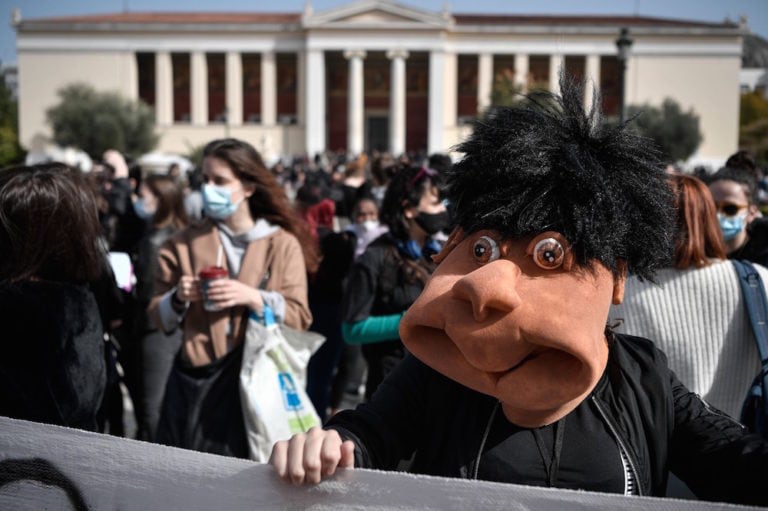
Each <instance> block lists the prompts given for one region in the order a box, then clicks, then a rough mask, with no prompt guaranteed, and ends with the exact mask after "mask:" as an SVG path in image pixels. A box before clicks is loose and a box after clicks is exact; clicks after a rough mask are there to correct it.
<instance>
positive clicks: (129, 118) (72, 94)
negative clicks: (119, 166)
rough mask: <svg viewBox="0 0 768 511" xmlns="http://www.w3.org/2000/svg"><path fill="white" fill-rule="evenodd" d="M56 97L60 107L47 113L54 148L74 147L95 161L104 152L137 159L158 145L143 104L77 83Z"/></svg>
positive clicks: (152, 115)
mask: <svg viewBox="0 0 768 511" xmlns="http://www.w3.org/2000/svg"><path fill="white" fill-rule="evenodd" d="M58 95H59V98H60V100H61V101H60V102H59V104H58V105H56V106H54V107H52V108H49V109H48V111H47V112H46V114H47V118H48V123H49V124H50V125H51V127H52V128H53V139H54V141H55V142H56V143H57V144H59V145H61V146H73V147H77V148H79V149H81V150H83V151H85V152H86V153H88V155H89V156H90V157H91V158H94V159H100V158H101V155H102V154H103V153H104V151H105V150H107V149H117V150H118V151H120V152H121V153H123V154H127V155H129V156H133V157H137V156H140V155H141V154H144V153H146V152H149V151H151V150H152V149H153V148H154V147H155V146H156V145H157V141H158V137H157V135H155V132H154V123H155V121H154V114H153V112H152V109H151V108H150V107H149V106H147V105H146V104H145V103H143V102H141V101H131V100H129V99H127V98H124V97H122V96H120V95H119V94H117V93H114V92H98V91H96V90H95V89H94V88H93V87H91V86H90V85H86V84H79V83H78V84H72V85H68V86H66V87H64V88H62V89H61V90H59V92H58Z"/></svg>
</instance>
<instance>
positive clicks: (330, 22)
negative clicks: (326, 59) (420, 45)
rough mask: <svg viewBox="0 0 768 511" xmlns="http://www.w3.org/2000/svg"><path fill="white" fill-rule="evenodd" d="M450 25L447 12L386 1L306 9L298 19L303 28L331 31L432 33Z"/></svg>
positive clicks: (452, 21) (363, 1) (366, 0)
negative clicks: (323, 8) (428, 30)
mask: <svg viewBox="0 0 768 511" xmlns="http://www.w3.org/2000/svg"><path fill="white" fill-rule="evenodd" d="M453 23H454V20H453V18H452V17H451V16H450V14H449V13H448V12H447V11H444V12H433V11H424V10H421V9H416V8H413V7H410V6H407V5H403V4H400V3H397V2H392V1H386V0H361V1H358V2H353V3H350V4H347V5H343V6H340V7H337V8H334V9H329V10H327V11H322V12H314V11H313V10H312V9H311V7H307V8H306V9H305V12H304V16H303V18H302V24H303V25H304V27H305V28H313V29H334V30H337V29H349V30H360V29H370V28H380V29H385V30H392V29H416V30H425V29H432V30H435V29H446V28H448V27H450V26H452V25H453Z"/></svg>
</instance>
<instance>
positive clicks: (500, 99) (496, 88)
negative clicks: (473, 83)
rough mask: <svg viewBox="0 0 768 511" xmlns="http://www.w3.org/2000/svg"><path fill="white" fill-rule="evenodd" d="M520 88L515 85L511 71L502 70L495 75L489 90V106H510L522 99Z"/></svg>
mask: <svg viewBox="0 0 768 511" xmlns="http://www.w3.org/2000/svg"><path fill="white" fill-rule="evenodd" d="M522 90H523V89H522V87H520V85H518V84H516V83H515V75H514V72H513V71H512V70H511V69H504V70H503V71H501V72H499V73H497V74H496V76H495V77H494V79H493V88H492V89H491V106H512V105H514V104H515V103H517V102H518V101H520V99H521V98H522V95H521V92H522Z"/></svg>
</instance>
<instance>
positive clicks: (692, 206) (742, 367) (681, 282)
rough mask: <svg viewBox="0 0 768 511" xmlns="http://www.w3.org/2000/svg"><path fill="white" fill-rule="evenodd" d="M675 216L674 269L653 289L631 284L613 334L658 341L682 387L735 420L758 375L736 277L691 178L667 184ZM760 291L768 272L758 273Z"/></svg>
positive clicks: (711, 210) (615, 314)
mask: <svg viewBox="0 0 768 511" xmlns="http://www.w3.org/2000/svg"><path fill="white" fill-rule="evenodd" d="M669 181H670V185H671V186H672V190H673V191H674V193H675V210H676V211H677V222H676V226H677V228H676V235H675V249H674V259H673V262H672V265H671V266H670V267H668V268H663V269H661V270H659V271H658V272H657V273H656V276H655V277H654V281H655V282H649V281H647V280H645V281H642V280H640V279H638V278H635V277H633V276H630V277H629V278H628V279H627V283H626V288H625V290H624V302H623V303H621V304H619V305H614V306H613V307H612V308H611V312H610V318H611V319H612V320H614V321H616V322H618V321H621V322H620V323H618V324H617V326H616V329H615V330H616V332H621V333H628V334H632V335H639V336H641V337H646V338H648V339H653V341H654V342H655V343H656V345H657V346H658V347H659V348H661V349H662V350H663V351H664V352H665V353H666V354H667V356H668V357H669V366H670V367H671V368H672V369H673V370H674V371H675V374H676V375H677V377H678V378H680V381H681V382H683V384H685V386H686V387H687V388H688V389H689V390H691V391H693V392H695V393H697V394H699V395H700V396H702V397H703V398H704V399H705V400H706V401H707V402H708V403H710V404H711V405H713V406H714V407H715V408H717V409H719V410H722V411H724V412H725V413H727V414H728V415H730V416H731V417H736V418H738V417H739V416H740V414H741V407H742V404H743V403H744V398H745V396H746V395H747V391H748V390H749V387H750V385H751V383H752V379H753V378H754V376H755V374H757V372H758V370H759V368H760V357H759V355H758V353H757V348H756V343H755V338H754V334H753V332H752V326H751V324H750V321H749V314H748V312H747V305H746V303H745V301H744V298H743V296H742V292H741V286H740V284H739V276H738V274H737V273H736V270H735V269H734V268H733V265H732V264H731V262H730V261H728V260H727V259H726V257H725V247H724V245H723V241H722V236H721V233H720V228H719V226H718V223H717V216H716V214H717V213H716V208H715V203H714V201H713V200H712V195H711V194H710V192H709V190H708V189H707V185H705V184H704V183H703V182H701V181H700V180H698V179H696V178H695V177H692V176H686V175H680V174H677V175H673V176H670V178H669ZM755 268H756V269H757V271H758V273H759V274H760V276H761V278H762V280H763V284H765V283H766V282H768V270H766V269H765V268H763V267H762V266H759V265H758V266H755Z"/></svg>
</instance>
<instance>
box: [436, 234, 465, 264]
mask: <svg viewBox="0 0 768 511" xmlns="http://www.w3.org/2000/svg"><path fill="white" fill-rule="evenodd" d="M463 240H464V231H463V230H462V229H461V227H456V228H455V229H453V231H451V234H450V236H448V240H447V241H446V242H445V245H443V248H442V250H440V252H439V253H437V254H435V255H433V256H432V260H433V261H434V262H435V264H440V263H441V262H443V259H445V258H446V257H447V256H448V254H450V253H451V250H453V249H454V248H455V247H456V245H458V244H459V243H461V242H462V241H463Z"/></svg>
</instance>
